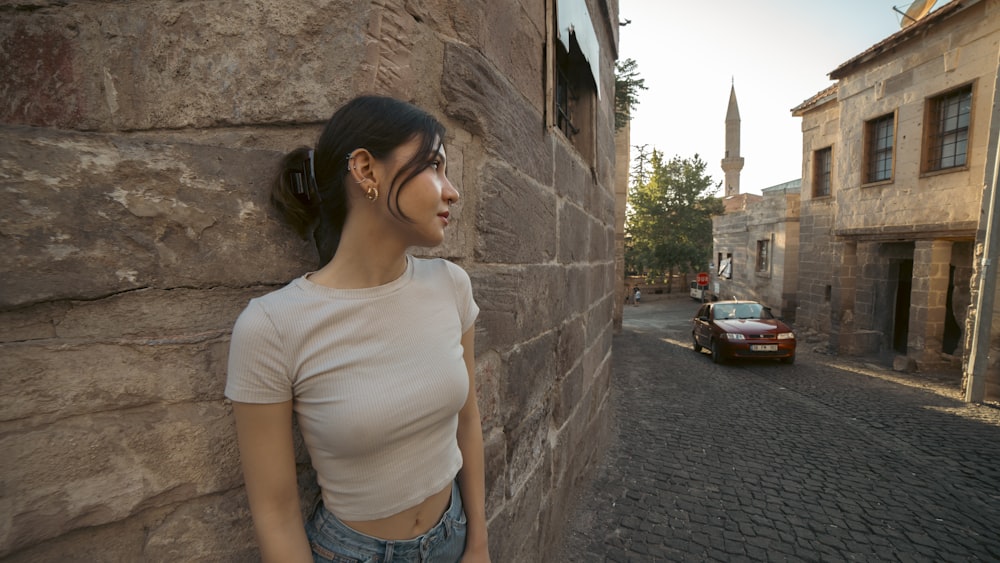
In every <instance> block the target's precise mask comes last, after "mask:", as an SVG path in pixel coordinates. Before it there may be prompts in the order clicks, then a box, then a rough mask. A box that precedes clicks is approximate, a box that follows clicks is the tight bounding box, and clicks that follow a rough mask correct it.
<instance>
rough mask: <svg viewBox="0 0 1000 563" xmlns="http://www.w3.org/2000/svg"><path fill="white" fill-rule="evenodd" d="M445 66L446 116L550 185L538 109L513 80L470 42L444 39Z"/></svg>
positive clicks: (546, 142) (546, 144) (549, 146)
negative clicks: (512, 82)
mask: <svg viewBox="0 0 1000 563" xmlns="http://www.w3.org/2000/svg"><path fill="white" fill-rule="evenodd" d="M444 68H445V69H447V72H445V73H444V74H443V75H442V77H441V94H442V95H443V96H444V100H445V105H444V112H445V115H446V116H448V117H449V118H450V119H454V120H456V121H457V122H459V123H460V124H461V125H462V127H463V128H465V129H466V130H467V131H468V132H469V133H471V134H473V135H475V136H477V137H481V138H482V139H483V144H484V146H485V148H486V149H487V150H488V151H489V152H491V153H493V154H495V155H497V156H498V157H499V158H500V159H501V160H503V161H504V162H507V163H509V164H510V165H511V166H515V167H517V170H518V171H519V172H521V173H522V174H525V175H527V176H528V177H530V178H532V179H534V180H535V181H537V182H541V183H542V184H549V183H550V182H551V181H552V167H551V162H552V143H551V141H550V140H549V138H548V137H547V136H545V135H543V133H544V129H545V127H544V121H543V118H542V114H541V113H540V112H539V109H538V108H533V107H531V106H529V105H526V104H524V103H523V97H522V96H521V94H520V93H519V92H518V91H517V90H515V89H514V88H513V87H512V86H511V83H510V82H509V81H508V80H507V79H506V78H505V77H504V76H502V75H500V74H499V73H498V72H497V70H496V68H494V67H493V66H492V65H491V64H490V62H489V61H488V60H487V59H486V58H485V57H484V56H483V55H482V54H481V53H479V52H477V51H476V50H475V49H473V48H472V47H470V46H468V45H463V44H460V43H454V42H451V43H447V44H446V45H445V47H444ZM532 124H534V126H532ZM487 185H488V184H487ZM485 187H486V186H485V185H484V189H485ZM519 219H521V218H519Z"/></svg>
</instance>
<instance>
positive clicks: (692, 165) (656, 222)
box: [625, 149, 724, 288]
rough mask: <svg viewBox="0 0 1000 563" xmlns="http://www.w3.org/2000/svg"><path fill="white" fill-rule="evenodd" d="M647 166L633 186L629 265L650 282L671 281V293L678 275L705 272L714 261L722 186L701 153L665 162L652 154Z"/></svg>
mask: <svg viewBox="0 0 1000 563" xmlns="http://www.w3.org/2000/svg"><path fill="white" fill-rule="evenodd" d="M643 158H644V159H645V158H646V157H645V155H643ZM646 162H648V164H649V166H648V170H647V169H645V167H644V166H639V167H638V168H642V169H641V170H633V174H632V177H633V183H632V185H631V186H630V187H629V194H628V209H627V211H626V226H625V229H626V239H627V240H628V245H627V246H626V249H625V264H626V268H628V269H629V270H631V271H637V272H640V273H643V274H645V275H646V276H647V278H649V279H661V278H663V277H667V284H668V285H667V287H668V288H669V287H670V283H671V279H672V276H671V274H673V273H674V272H675V271H678V270H679V271H680V272H682V273H685V274H686V273H688V272H692V271H698V270H702V269H704V268H705V265H706V264H708V262H709V260H710V259H711V255H712V216H713V215H719V214H722V213H723V211H724V208H723V205H722V200H721V199H719V198H718V197H715V195H714V193H715V190H716V189H718V187H719V186H720V185H721V182H720V183H713V182H712V179H711V178H710V177H709V176H708V175H706V173H705V169H706V164H705V162H704V161H703V160H701V158H700V157H699V156H698V155H697V154H696V155H694V158H690V159H682V158H681V157H679V156H675V157H673V158H672V159H670V160H669V161H664V159H663V155H662V153H660V152H659V151H657V150H655V149H654V150H653V152H652V154H651V155H650V156H649V157H648V160H646Z"/></svg>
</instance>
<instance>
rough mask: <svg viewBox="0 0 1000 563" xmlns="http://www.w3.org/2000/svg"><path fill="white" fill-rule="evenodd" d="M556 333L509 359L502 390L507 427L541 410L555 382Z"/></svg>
mask: <svg viewBox="0 0 1000 563" xmlns="http://www.w3.org/2000/svg"><path fill="white" fill-rule="evenodd" d="M556 343H557V335H556V333H555V332H549V333H546V334H544V335H542V336H540V337H538V338H535V339H534V340H530V341H528V342H525V343H524V344H521V345H519V346H517V347H516V348H514V350H513V351H511V353H510V355H509V356H508V358H507V364H508V366H509V368H508V369H509V374H510V375H509V376H508V377H507V378H506V380H505V381H504V382H503V388H502V389H501V394H500V397H501V404H502V405H503V408H504V414H503V416H504V421H505V428H509V427H511V426H512V425H513V424H516V423H517V421H518V420H520V419H521V418H523V417H524V416H527V414H528V413H530V412H533V411H534V410H535V409H538V408H540V407H541V406H542V405H543V404H544V402H545V400H546V397H547V395H548V392H549V389H550V388H551V387H552V385H553V384H554V383H555V373H556V359H555V358H556Z"/></svg>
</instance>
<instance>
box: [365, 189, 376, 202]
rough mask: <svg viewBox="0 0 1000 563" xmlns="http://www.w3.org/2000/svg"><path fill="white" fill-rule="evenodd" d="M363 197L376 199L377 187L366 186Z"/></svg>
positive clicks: (370, 199) (371, 199) (369, 199)
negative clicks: (366, 189)
mask: <svg viewBox="0 0 1000 563" xmlns="http://www.w3.org/2000/svg"><path fill="white" fill-rule="evenodd" d="M365 197H366V198H368V201H375V200H376V199H378V189H377V188H376V187H375V186H372V187H370V188H368V191H366V192H365Z"/></svg>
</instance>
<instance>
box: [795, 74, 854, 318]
mask: <svg viewBox="0 0 1000 563" xmlns="http://www.w3.org/2000/svg"><path fill="white" fill-rule="evenodd" d="M810 105H812V107H810V108H809V110H808V111H804V112H801V113H799V112H794V113H795V114H796V115H800V116H801V117H802V188H801V191H800V194H799V195H800V207H801V208H800V211H799V272H798V279H799V283H798V291H797V294H796V302H797V308H796V313H795V328H797V329H799V330H800V331H809V332H814V333H818V334H823V335H825V334H829V333H830V327H831V320H832V315H834V312H833V310H832V309H831V298H832V294H833V283H832V280H833V273H834V264H835V260H836V256H835V255H834V245H833V216H834V211H835V209H836V208H835V206H834V203H835V200H834V198H835V197H836V192H837V190H839V186H838V185H836V184H835V183H834V182H833V180H834V179H835V178H836V174H835V172H836V170H838V169H839V168H840V166H846V165H847V163H846V162H844V163H843V164H841V163H839V162H838V161H837V158H839V157H840V148H839V145H838V140H839V135H840V126H839V117H840V110H839V108H840V106H839V105H837V103H836V91H835V90H834V91H833V92H821V93H820V94H819V97H818V99H817V100H815V101H814V102H813V104H810ZM827 147H830V148H831V160H832V163H831V176H830V179H831V186H830V195H822V196H817V195H815V193H814V192H815V191H816V187H815V186H814V183H815V170H814V166H815V162H814V159H815V155H816V151H817V150H821V149H825V148H827ZM834 147H836V148H834Z"/></svg>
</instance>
